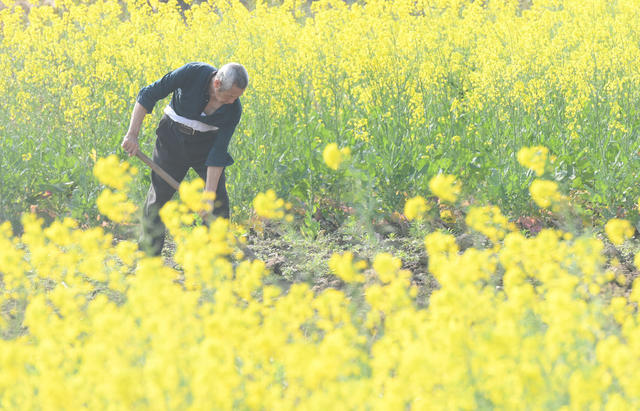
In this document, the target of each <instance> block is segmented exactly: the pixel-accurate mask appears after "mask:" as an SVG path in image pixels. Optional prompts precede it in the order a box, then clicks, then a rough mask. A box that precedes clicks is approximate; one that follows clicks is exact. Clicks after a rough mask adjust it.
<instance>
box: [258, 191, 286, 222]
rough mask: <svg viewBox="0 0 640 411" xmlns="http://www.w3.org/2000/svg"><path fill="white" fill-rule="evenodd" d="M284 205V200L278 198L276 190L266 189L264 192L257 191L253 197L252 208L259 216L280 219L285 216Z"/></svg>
mask: <svg viewBox="0 0 640 411" xmlns="http://www.w3.org/2000/svg"><path fill="white" fill-rule="evenodd" d="M284 207H285V202H284V200H283V199H281V198H278V196H277V195H276V192H275V191H273V190H272V189H269V190H267V191H266V192H265V193H258V195H256V197H255V198H254V199H253V209H254V210H255V211H256V214H258V215H259V216H260V217H264V218H271V219H281V218H283V217H284V216H285V212H284V209H283V208H284Z"/></svg>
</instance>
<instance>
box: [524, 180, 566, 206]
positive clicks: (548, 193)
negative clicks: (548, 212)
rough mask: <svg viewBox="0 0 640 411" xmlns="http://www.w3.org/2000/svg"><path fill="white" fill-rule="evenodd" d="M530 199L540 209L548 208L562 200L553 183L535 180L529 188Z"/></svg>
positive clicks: (555, 184) (556, 186) (556, 185)
mask: <svg viewBox="0 0 640 411" xmlns="http://www.w3.org/2000/svg"><path fill="white" fill-rule="evenodd" d="M529 192H530V193H531V198H532V199H533V201H534V202H535V203H536V204H537V205H538V206H539V207H540V208H548V207H550V206H551V205H553V204H554V203H557V202H558V201H560V200H562V195H561V194H560V192H559V191H558V184H557V183H556V182H555V181H549V180H541V179H536V180H534V181H533V182H532V183H531V186H530V187H529Z"/></svg>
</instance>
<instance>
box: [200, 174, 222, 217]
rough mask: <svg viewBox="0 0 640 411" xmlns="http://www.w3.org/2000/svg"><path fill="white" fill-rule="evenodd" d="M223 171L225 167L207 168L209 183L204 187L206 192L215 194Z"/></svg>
mask: <svg viewBox="0 0 640 411" xmlns="http://www.w3.org/2000/svg"><path fill="white" fill-rule="evenodd" d="M222 170H224V167H215V166H209V167H207V181H206V182H205V185H204V191H209V192H212V193H215V192H216V190H217V189H218V182H219V181H220V176H221V175H222ZM211 207H212V208H211V209H213V202H212V203H211Z"/></svg>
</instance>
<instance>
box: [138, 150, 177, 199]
mask: <svg viewBox="0 0 640 411" xmlns="http://www.w3.org/2000/svg"><path fill="white" fill-rule="evenodd" d="M136 157H138V158H139V159H140V160H142V161H144V163H145V164H146V165H148V166H149V167H151V169H152V170H153V171H155V172H156V174H158V175H159V176H160V177H162V179H163V180H164V181H166V182H167V184H169V185H170V186H171V187H173V189H174V190H176V191H178V187H179V186H180V183H178V182H177V181H176V180H175V179H174V178H173V177H171V176H170V175H169V173H167V172H166V171H164V170H163V169H162V167H160V166H159V165H157V164H156V163H154V162H153V160H152V159H150V158H149V157H147V155H146V154H144V153H143V152H142V151H140V150H137V151H136Z"/></svg>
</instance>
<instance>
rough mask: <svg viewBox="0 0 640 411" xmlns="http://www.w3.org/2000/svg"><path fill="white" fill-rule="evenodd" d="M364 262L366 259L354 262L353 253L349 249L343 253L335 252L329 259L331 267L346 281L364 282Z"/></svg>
mask: <svg viewBox="0 0 640 411" xmlns="http://www.w3.org/2000/svg"><path fill="white" fill-rule="evenodd" d="M363 263H364V261H360V262H358V263H354V261H353V253H352V252H350V251H347V252H345V253H344V254H342V255H340V254H337V253H335V254H333V255H332V256H331V258H330V259H329V268H330V269H331V272H332V273H334V274H335V275H337V276H338V277H340V278H341V279H342V280H343V281H344V282H346V283H355V282H362V281H364V276H363V275H362V274H361V272H360V271H361V270H362V269H363V268H364V266H363Z"/></svg>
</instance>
